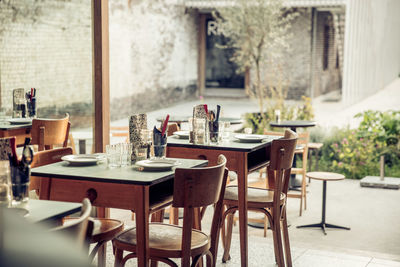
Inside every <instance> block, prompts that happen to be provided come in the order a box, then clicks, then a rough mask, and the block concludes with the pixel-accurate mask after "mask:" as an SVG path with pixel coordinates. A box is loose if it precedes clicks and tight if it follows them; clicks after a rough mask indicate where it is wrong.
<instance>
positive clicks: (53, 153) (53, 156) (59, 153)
mask: <svg viewBox="0 0 400 267" xmlns="http://www.w3.org/2000/svg"><path fill="white" fill-rule="evenodd" d="M71 154H73V151H72V148H71V147H60V148H54V149H50V150H44V151H39V152H36V153H35V154H34V155H33V160H32V163H31V167H32V168H35V167H39V166H43V165H47V164H51V163H56V162H59V161H61V158H62V157H63V156H66V155H71Z"/></svg>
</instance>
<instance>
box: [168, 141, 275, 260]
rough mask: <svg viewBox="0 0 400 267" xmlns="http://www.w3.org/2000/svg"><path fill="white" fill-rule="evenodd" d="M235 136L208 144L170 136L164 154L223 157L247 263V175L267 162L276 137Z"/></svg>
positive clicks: (214, 161) (212, 162)
mask: <svg viewBox="0 0 400 267" xmlns="http://www.w3.org/2000/svg"><path fill="white" fill-rule="evenodd" d="M235 136H238V135H235ZM235 136H232V137H231V138H230V139H229V140H224V141H222V142H220V143H209V144H193V143H190V142H189V139H184V138H180V137H179V136H171V137H169V138H168V141H167V157H174V158H187V159H205V160H208V163H209V164H210V165H215V164H217V160H218V155H220V154H223V155H224V156H225V157H226V158H227V163H226V167H227V168H228V169H229V171H233V172H236V173H237V177H238V198H239V203H238V206H239V232H240V257H241V266H243V267H244V266H248V236H247V234H248V230H247V175H248V173H250V172H252V171H255V170H258V169H260V168H263V167H265V166H267V165H268V163H269V160H270V149H271V143H272V140H274V139H277V138H280V137H279V136H278V137H277V136H264V138H263V139H260V140H257V141H255V140H251V138H250V140H245V139H242V140H240V139H238V138H236V137H235ZM246 141H248V142H246Z"/></svg>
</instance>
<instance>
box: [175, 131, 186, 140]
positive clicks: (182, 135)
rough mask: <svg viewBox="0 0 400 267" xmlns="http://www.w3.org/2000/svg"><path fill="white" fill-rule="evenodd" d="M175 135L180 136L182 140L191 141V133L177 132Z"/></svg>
mask: <svg viewBox="0 0 400 267" xmlns="http://www.w3.org/2000/svg"><path fill="white" fill-rule="evenodd" d="M173 134H174V135H176V136H178V137H179V138H180V139H189V131H176V132H174V133H173Z"/></svg>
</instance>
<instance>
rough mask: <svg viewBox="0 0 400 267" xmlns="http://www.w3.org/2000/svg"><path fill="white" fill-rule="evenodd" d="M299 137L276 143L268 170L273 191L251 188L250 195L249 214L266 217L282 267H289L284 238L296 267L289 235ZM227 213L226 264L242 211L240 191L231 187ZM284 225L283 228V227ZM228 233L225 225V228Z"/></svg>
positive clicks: (287, 133) (289, 136)
mask: <svg viewBox="0 0 400 267" xmlns="http://www.w3.org/2000/svg"><path fill="white" fill-rule="evenodd" d="M296 140H297V135H296V133H294V132H293V131H291V130H287V131H285V136H284V137H283V138H281V139H276V140H273V141H272V145H271V154H270V155H271V161H270V164H269V166H268V167H267V175H268V183H269V186H270V188H271V189H261V188H254V187H249V188H248V191H247V201H248V202H247V207H248V210H252V211H258V212H262V213H264V214H265V215H266V216H267V218H268V221H269V224H270V226H271V230H272V232H273V239H274V251H275V260H276V263H277V264H278V266H280V267H283V266H284V265H285V260H284V253H283V247H282V236H281V235H282V234H283V241H284V246H285V255H286V263H287V266H292V259H291V253H290V243H289V233H288V229H287V228H288V227H287V219H286V196H287V190H288V184H289V178H290V170H291V168H292V164H293V156H294V150H295V148H296ZM224 204H225V205H226V208H227V210H226V211H225V213H224V215H223V222H224V223H225V218H227V226H226V228H227V229H226V231H222V232H223V233H226V236H223V238H222V239H223V245H224V255H223V259H222V261H223V262H226V261H227V260H229V259H230V255H229V250H230V245H231V239H232V226H233V214H234V213H235V212H236V211H237V210H238V187H237V186H227V188H226V191H225V197H224ZM281 224H282V225H281ZM222 227H224V228H223V230H225V225H222Z"/></svg>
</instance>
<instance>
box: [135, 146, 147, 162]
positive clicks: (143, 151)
mask: <svg viewBox="0 0 400 267" xmlns="http://www.w3.org/2000/svg"><path fill="white" fill-rule="evenodd" d="M147 149H148V148H147V146H139V147H135V155H136V161H141V160H145V159H147Z"/></svg>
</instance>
